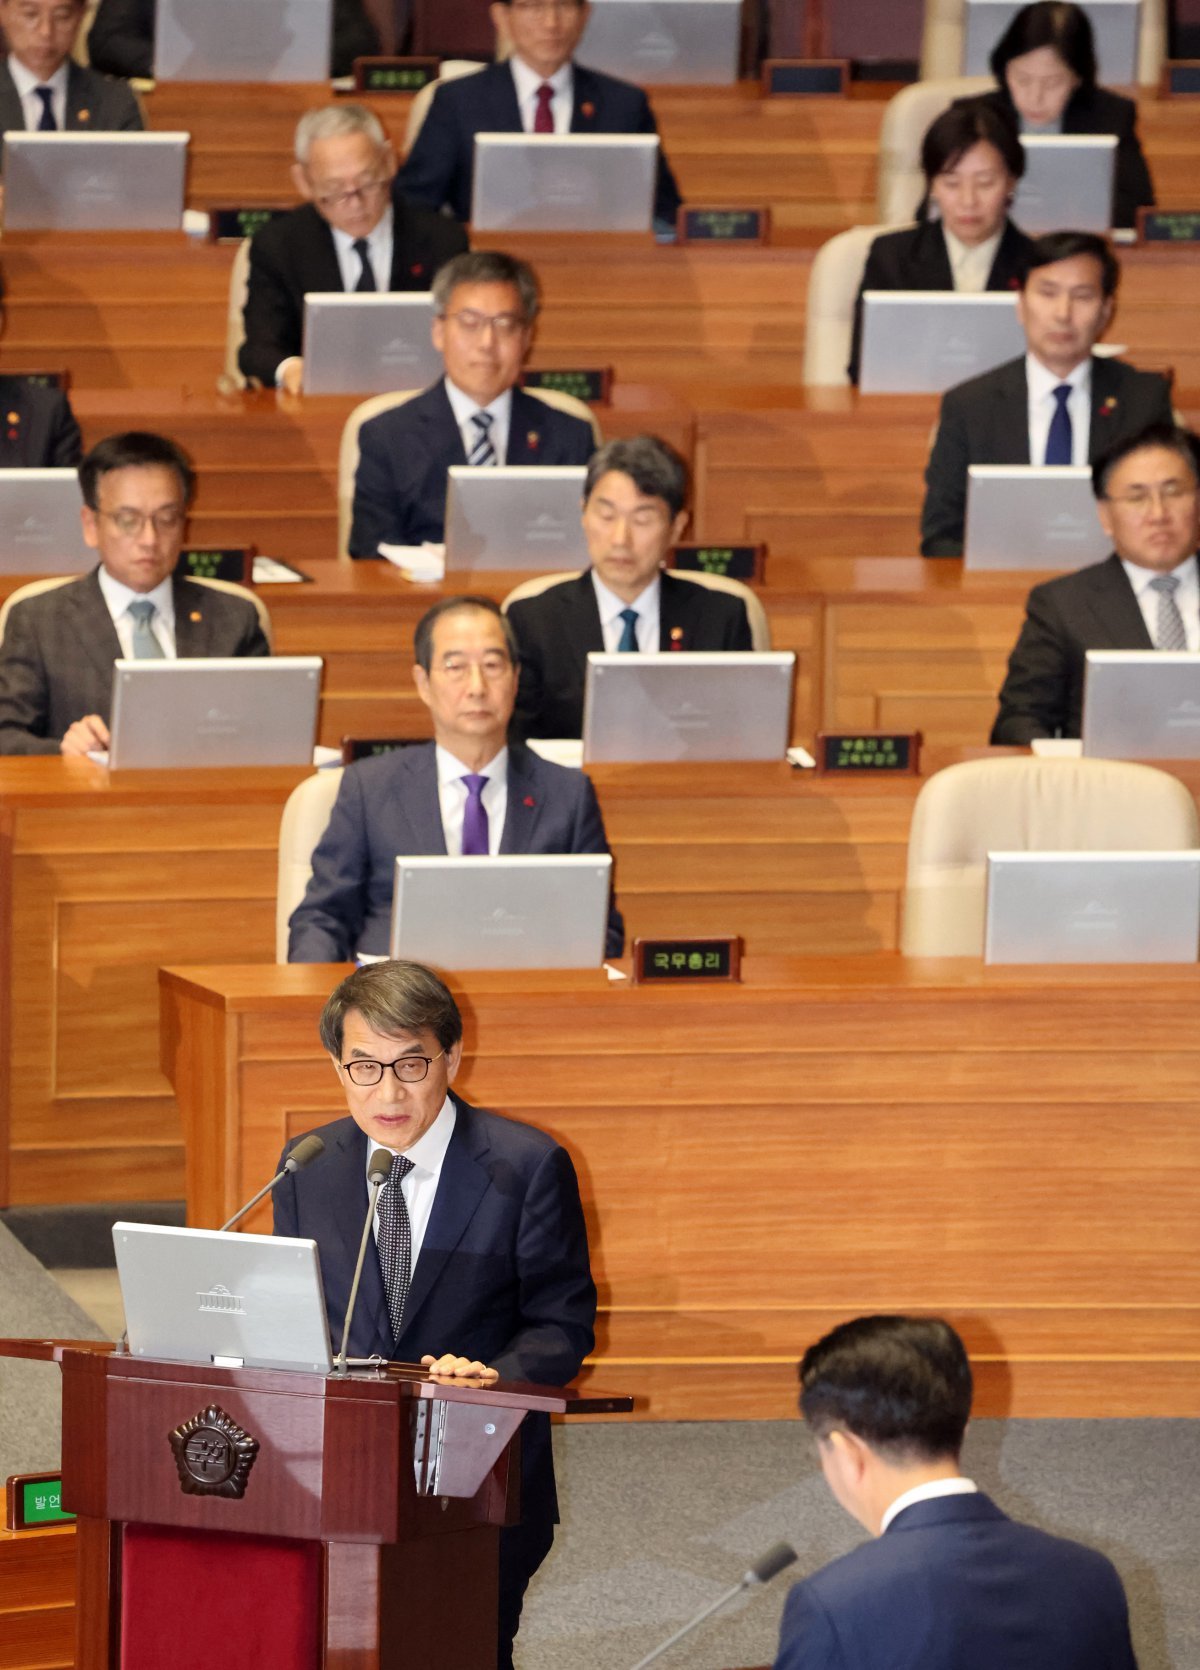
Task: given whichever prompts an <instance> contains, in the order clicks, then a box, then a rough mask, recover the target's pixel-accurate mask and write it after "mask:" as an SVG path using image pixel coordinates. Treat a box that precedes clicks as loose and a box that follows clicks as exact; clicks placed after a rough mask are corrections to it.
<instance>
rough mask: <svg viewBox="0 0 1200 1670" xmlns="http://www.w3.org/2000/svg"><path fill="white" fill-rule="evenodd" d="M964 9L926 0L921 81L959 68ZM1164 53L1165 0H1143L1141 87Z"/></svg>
mask: <svg viewBox="0 0 1200 1670" xmlns="http://www.w3.org/2000/svg"><path fill="white" fill-rule="evenodd" d="M965 9H966V8H965V0H925V32H924V34H923V36H922V39H921V80H922V81H933V80H935V79H941V78H944V77H946V76H952V75H958V74H959V73H960V71H961V70H962V59H963V42H964V39H965V35H966V18H965V17H964V15H963V14H964V11H965ZM1166 56H1167V0H1142V33H1141V39H1140V41H1139V43H1138V67H1137V78H1138V81H1139V83H1140V84H1141V85H1142V86H1143V87H1156V86H1157V85H1158V80H1159V77H1160V76H1161V74H1162V67H1163V63H1164V61H1165V59H1166Z"/></svg>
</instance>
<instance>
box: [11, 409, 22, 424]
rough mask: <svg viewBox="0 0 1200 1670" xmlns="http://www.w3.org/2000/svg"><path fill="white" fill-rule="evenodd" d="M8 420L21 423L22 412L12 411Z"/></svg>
mask: <svg viewBox="0 0 1200 1670" xmlns="http://www.w3.org/2000/svg"><path fill="white" fill-rule="evenodd" d="M8 421H9V422H10V423H20V421H21V414H20V412H10V413H9V414H8Z"/></svg>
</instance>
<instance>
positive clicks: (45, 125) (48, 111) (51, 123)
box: [33, 87, 58, 133]
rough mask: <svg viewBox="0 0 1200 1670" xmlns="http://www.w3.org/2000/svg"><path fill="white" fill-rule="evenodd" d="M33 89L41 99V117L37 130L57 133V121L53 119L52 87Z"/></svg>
mask: <svg viewBox="0 0 1200 1670" xmlns="http://www.w3.org/2000/svg"><path fill="white" fill-rule="evenodd" d="M33 90H34V92H35V93H36V94H37V96H38V98H39V99H41V101H42V119H41V121H40V122H39V123H38V125H37V131H38V132H39V133H57V132H58V123H57V122H56V121H55V120H54V88H53V87H35V88H34V89H33Z"/></svg>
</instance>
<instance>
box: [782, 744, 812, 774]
mask: <svg viewBox="0 0 1200 1670" xmlns="http://www.w3.org/2000/svg"><path fill="white" fill-rule="evenodd" d="M784 758H785V759H786V760H787V762H788V764H789V765H798V766H799V767H800V768H801V770H803V771H815V770H816V769H817V762H816V760H814V759H813V757H812V755H811V754H810V753H809V751H808V749H807V748H801V747H800V746H799V744H797V745H796V747H795V748H789V749H787V750H786V752H785V754H784Z"/></svg>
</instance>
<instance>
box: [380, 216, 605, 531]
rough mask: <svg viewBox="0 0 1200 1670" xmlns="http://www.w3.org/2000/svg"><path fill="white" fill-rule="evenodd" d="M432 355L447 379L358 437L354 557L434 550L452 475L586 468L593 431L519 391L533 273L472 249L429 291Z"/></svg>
mask: <svg viewBox="0 0 1200 1670" xmlns="http://www.w3.org/2000/svg"><path fill="white" fill-rule="evenodd" d="M433 305H434V310H435V313H436V317H435V319H434V321H433V345H434V347H435V348H436V349H437V350H438V352H439V353H440V354H441V356H442V359H443V361H444V362H445V367H446V375H445V376H444V377H443V378H442V379H441V381H440V382H437V383H434V384H433V386H432V388H427V389H426V390H425V391H424V392H423V393H421V394H419V395H417V396H416V398H415V399H412V400H408V401H406V402H405V403H404V404H403V405H401V406H396V407H393V408H392V410H390V411H386V412H381V413H380V414H379V416H378V417H374V418H371V419H369V420H368V421H367V422H366V423H364V424H363V426H362V428H361V429H360V430H359V433H358V444H359V461H358V470H357V473H356V475H355V478H354V510H353V518H352V522H351V528H350V555H351V556H352V557H374V556H377V555H378V552H379V546H380V545H381V544H389V545H420V544H421V543H422V542H424V541H426V540H430V541H434V542H437V541H440V539H441V538H442V532H443V526H444V521H445V513H446V472H447V471H448V470H449V468H450V466H451V464H472V465H477V466H479V467H480V468H481V469H482V468H487V467H489V466H492V465H495V464H586V463H587V461H588V459H589V458H590V457H591V455H592V452H593V450H594V448H595V444H596V443H595V437H594V435H593V433H592V426H591V423H590V422H588V421H587V420H586V419H584V418H578V417H574V416H572V415H571V414H570V413H569V412H560V411H558V410H557V409H556V408H555V407H553V406H550V405H548V404H547V403H546V402H545V401H543V400H535V399H534V397H533V396H532V395H531V394H526V393H525V392H524V390H523V389H520V388H518V387H517V383H518V380H519V378H520V375H521V367H522V365H523V364H524V363H525V359H526V356H527V355H528V353H529V349H530V347H531V345H532V342H533V326H534V321H535V320H536V318H537V315H538V308H539V305H540V303H539V297H538V287H537V279H536V278H535V276H534V273H533V268H532V267H530V266H529V265H528V264H527V263H526V262H524V261H518V260H517V259H516V258H515V257H514V256H511V255H503V254H501V253H499V252H498V251H496V250H488V249H477V250H471V251H469V252H468V253H467V254H465V255H456V256H455V257H454V259H453V260H452V261H448V262H447V263H446V265H445V266H444V267H443V268H442V270H441V271H440V272H439V273H438V275H437V277H436V278H435V279H434V282H433Z"/></svg>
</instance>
